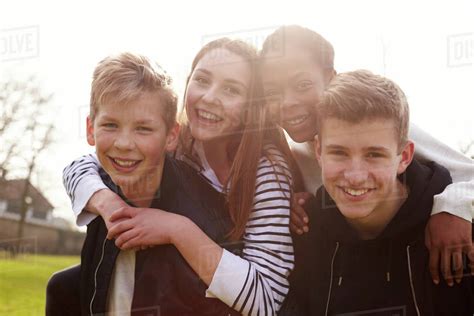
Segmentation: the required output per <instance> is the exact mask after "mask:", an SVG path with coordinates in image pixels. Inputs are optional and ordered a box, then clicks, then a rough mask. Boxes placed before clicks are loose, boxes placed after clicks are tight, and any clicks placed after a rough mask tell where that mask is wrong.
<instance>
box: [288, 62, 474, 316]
mask: <svg viewBox="0 0 474 316" xmlns="http://www.w3.org/2000/svg"><path fill="white" fill-rule="evenodd" d="M318 113H319V117H318V119H319V128H320V130H319V133H318V136H316V138H315V146H316V148H315V149H316V156H317V157H316V158H317V159H318V162H319V164H320V165H321V168H322V178H323V184H324V186H323V187H321V188H320V189H319V190H318V192H317V194H316V199H315V200H314V201H313V202H315V204H313V205H312V206H311V208H312V210H313V212H312V217H314V218H313V219H311V222H312V223H314V225H316V226H317V227H314V228H312V229H311V231H310V233H309V234H308V236H306V237H297V238H301V240H296V269H295V272H294V275H293V282H292V284H291V290H290V294H289V297H288V300H287V304H286V307H285V308H283V311H282V312H283V313H285V311H286V312H287V313H288V312H289V313H291V314H295V313H296V314H298V315H338V314H343V315H349V314H350V315H394V314H396V315H472V314H473V295H472V289H471V278H470V277H465V278H463V279H462V281H461V283H460V284H455V285H454V286H453V287H449V286H447V284H446V283H444V281H443V282H442V283H441V284H439V285H435V284H433V282H432V281H431V278H430V275H429V270H428V260H429V253H428V249H427V248H426V247H425V241H424V230H425V225H426V223H427V221H428V219H429V217H430V211H431V208H432V204H433V196H434V195H436V194H438V193H440V192H442V191H443V190H444V188H445V187H446V186H447V185H448V184H450V183H451V177H450V175H449V172H448V171H447V170H446V169H445V168H443V167H441V166H439V165H437V164H436V163H434V162H432V163H428V164H421V163H419V162H417V161H416V160H413V154H414V144H413V142H412V141H410V140H408V139H407V135H408V121H409V109H408V104H407V100H406V97H405V95H404V93H403V92H402V91H401V89H400V88H399V87H398V86H397V85H396V84H395V83H393V82H392V81H390V80H388V79H386V78H383V77H381V76H377V75H374V74H372V73H370V72H368V71H363V70H359V71H354V72H349V73H344V74H339V75H338V76H337V77H336V78H335V79H334V80H333V81H332V82H331V84H330V86H329V87H328V89H327V90H326V92H325V93H324V97H323V99H322V102H321V104H320V105H319V107H318ZM457 264H462V262H458V263H457Z"/></svg>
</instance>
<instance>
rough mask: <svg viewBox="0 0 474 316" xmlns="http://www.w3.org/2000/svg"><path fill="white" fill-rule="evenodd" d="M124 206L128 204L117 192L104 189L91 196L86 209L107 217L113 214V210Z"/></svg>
mask: <svg viewBox="0 0 474 316" xmlns="http://www.w3.org/2000/svg"><path fill="white" fill-rule="evenodd" d="M123 206H127V204H126V203H125V202H124V201H123V200H122V199H121V198H120V197H119V196H118V195H117V194H115V193H114V192H112V191H111V190H110V189H102V190H99V191H97V192H95V193H94V194H93V195H92V196H91V198H90V199H89V200H88V201H87V204H86V207H85V209H86V210H87V211H89V212H91V213H93V214H96V215H99V216H101V217H102V218H104V219H106V218H109V217H110V215H112V213H113V211H115V210H117V209H119V208H120V207H123Z"/></svg>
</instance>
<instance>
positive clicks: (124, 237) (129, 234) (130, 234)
mask: <svg viewBox="0 0 474 316" xmlns="http://www.w3.org/2000/svg"><path fill="white" fill-rule="evenodd" d="M138 235H139V232H138V230H136V229H130V230H128V231H126V232H124V233H123V234H121V235H120V236H118V237H117V239H115V245H116V246H117V247H119V248H120V249H129V248H133V247H136V246H140V245H139V244H135V243H133V242H132V243H131V242H130V241H131V240H132V239H137V237H138Z"/></svg>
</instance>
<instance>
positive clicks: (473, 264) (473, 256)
mask: <svg viewBox="0 0 474 316" xmlns="http://www.w3.org/2000/svg"><path fill="white" fill-rule="evenodd" d="M465 253H466V254H467V258H468V259H469V260H468V261H469V263H468V264H469V270H471V275H474V248H473V247H472V246H471V247H470V249H469V250H468V251H467V252H465Z"/></svg>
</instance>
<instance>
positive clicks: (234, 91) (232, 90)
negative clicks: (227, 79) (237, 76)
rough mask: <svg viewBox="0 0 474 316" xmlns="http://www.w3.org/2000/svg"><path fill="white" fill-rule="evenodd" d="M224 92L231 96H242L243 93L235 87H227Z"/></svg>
mask: <svg viewBox="0 0 474 316" xmlns="http://www.w3.org/2000/svg"><path fill="white" fill-rule="evenodd" d="M224 91H225V92H226V93H228V94H231V95H242V91H240V89H239V88H236V87H234V86H225V87H224Z"/></svg>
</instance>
